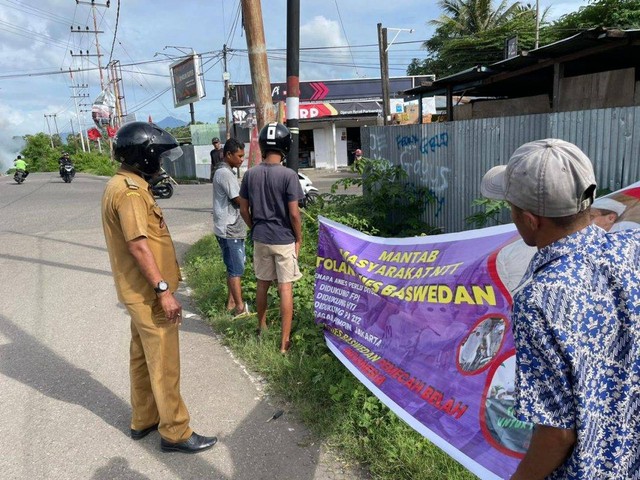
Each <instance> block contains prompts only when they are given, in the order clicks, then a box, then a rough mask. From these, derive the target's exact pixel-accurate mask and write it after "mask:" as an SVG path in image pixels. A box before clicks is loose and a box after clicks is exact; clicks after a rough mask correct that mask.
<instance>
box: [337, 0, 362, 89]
mask: <svg viewBox="0 0 640 480" xmlns="http://www.w3.org/2000/svg"><path fill="white" fill-rule="evenodd" d="M334 2H335V4H336V10H337V11H338V20H340V27H341V28H342V33H344V39H345V40H346V41H347V47H348V48H349V53H350V54H351V60H352V61H353V66H354V68H355V69H356V75H357V76H359V77H360V76H361V75H360V72H358V66H357V65H356V59H355V58H354V56H353V50H351V45H349V37H348V36H347V31H346V30H345V28H344V23H342V15H341V14H340V7H338V0H334Z"/></svg>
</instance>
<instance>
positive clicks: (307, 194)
mask: <svg viewBox="0 0 640 480" xmlns="http://www.w3.org/2000/svg"><path fill="white" fill-rule="evenodd" d="M298 180H299V181H300V186H301V187H302V193H304V198H303V199H302V200H300V202H299V205H300V207H301V208H304V207H307V206H309V205H313V204H314V203H316V202H317V201H318V198H320V191H319V190H318V189H317V188H316V187H314V186H313V183H312V182H311V179H310V178H309V177H307V176H306V175H305V174H304V173H300V172H298Z"/></svg>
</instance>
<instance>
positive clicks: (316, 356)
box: [184, 212, 476, 480]
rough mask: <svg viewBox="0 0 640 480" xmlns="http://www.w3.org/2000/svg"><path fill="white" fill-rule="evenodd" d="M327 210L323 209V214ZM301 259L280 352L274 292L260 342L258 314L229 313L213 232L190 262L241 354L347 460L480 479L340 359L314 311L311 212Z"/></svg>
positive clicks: (430, 475)
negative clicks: (286, 346)
mask: <svg viewBox="0 0 640 480" xmlns="http://www.w3.org/2000/svg"><path fill="white" fill-rule="evenodd" d="M323 213H324V212H323ZM304 235H305V236H304V244H303V250H302V251H301V254H300V258H299V263H300V268H301V270H302V272H303V274H304V277H303V278H302V279H301V280H300V281H298V282H296V283H295V286H294V305H295V314H294V320H293V333H292V340H293V347H292V350H291V351H290V353H289V355H287V356H286V357H283V356H281V355H280V353H279V337H280V328H279V313H278V299H277V294H276V292H275V288H272V289H270V295H271V297H270V298H269V309H270V310H269V313H268V325H269V330H268V331H267V332H266V333H265V334H264V335H263V336H262V337H261V338H260V339H258V338H257V337H256V335H255V330H256V327H257V320H256V317H255V315H252V316H249V317H246V318H242V319H237V320H233V319H232V317H231V316H230V315H228V314H227V313H226V312H225V301H226V295H227V294H226V280H225V279H226V273H225V269H224V265H223V263H222V256H221V253H220V249H219V247H218V244H217V242H216V240H215V237H214V236H213V235H209V236H206V237H204V238H202V239H201V240H200V241H199V242H197V243H196V244H195V245H194V246H193V247H192V248H191V249H190V251H189V252H188V254H187V256H186V260H185V267H184V269H185V272H186V273H187V278H188V283H189V286H190V287H191V288H192V290H193V296H194V299H195V301H196V303H197V305H198V307H199V308H200V310H201V311H202V312H203V313H204V315H205V316H207V317H208V319H209V322H210V323H211V325H212V326H213V328H214V329H215V330H216V331H217V332H218V333H220V334H222V336H223V341H224V343H225V344H226V345H228V346H229V347H230V348H231V349H232V351H233V352H234V354H235V355H237V356H238V357H239V358H240V359H242V361H243V362H244V363H245V364H246V365H247V366H248V367H249V368H250V369H252V370H253V371H255V372H257V373H259V374H260V375H261V376H263V377H264V378H265V379H267V381H268V388H269V390H270V392H271V393H273V394H275V395H278V396H280V397H282V398H284V399H286V400H288V401H289V402H291V404H292V405H293V406H294V408H295V410H296V414H297V416H298V417H299V418H300V419H301V420H302V421H303V422H305V424H306V425H307V426H308V427H309V428H310V429H311V430H312V431H314V432H315V433H316V434H317V435H318V436H319V437H320V438H321V440H322V441H324V442H325V443H326V444H327V445H329V446H330V447H331V448H332V450H334V451H335V452H338V453H339V454H340V455H341V457H342V458H343V459H344V460H345V461H347V462H357V463H358V464H360V465H362V466H364V467H365V468H366V469H368V471H369V472H370V474H371V477H373V478H376V479H381V480H387V479H389V480H390V479H394V480H434V479H447V480H469V479H474V478H476V477H475V476H474V475H472V474H470V473H469V472H468V471H466V470H465V469H464V468H463V467H462V466H460V465H459V464H458V463H457V462H455V461H454V460H452V459H451V458H450V457H449V456H447V455H446V454H444V453H443V452H442V451H441V450H440V449H438V448H437V447H435V446H434V445H433V444H432V443H431V442H429V441H428V440H426V439H425V438H423V437H422V436H421V435H420V434H418V433H417V432H415V431H414V430H413V429H411V428H410V427H409V426H408V425H407V424H405V423H404V422H403V421H402V420H400V419H399V418H398V417H397V416H396V415H395V414H394V413H393V412H391V411H390V410H389V409H388V408H387V407H386V406H385V405H383V404H382V403H381V402H380V401H379V400H378V399H377V398H376V397H375V396H373V395H372V394H371V393H370V392H369V391H368V390H367V389H366V388H365V387H364V386H363V385H362V384H360V383H359V382H358V381H357V379H356V378H355V377H354V376H353V375H352V374H351V373H350V372H349V371H348V370H347V369H346V368H345V367H344V366H343V365H342V364H341V363H340V361H339V360H337V359H336V358H335V357H334V356H333V355H332V354H331V353H330V351H329V349H328V348H327V346H326V345H325V342H324V337H323V334H322V329H321V328H319V327H318V326H316V325H315V323H314V316H313V286H314V273H315V258H316V252H317V220H316V219H315V218H314V217H312V216H310V215H308V214H306V213H305V218H304ZM251 258H252V245H251V242H249V241H248V242H247V268H246V270H245V276H244V277H243V281H242V284H243V295H244V296H245V299H246V300H247V301H248V302H249V304H250V305H255V292H256V280H255V277H254V275H253V266H252V264H251Z"/></svg>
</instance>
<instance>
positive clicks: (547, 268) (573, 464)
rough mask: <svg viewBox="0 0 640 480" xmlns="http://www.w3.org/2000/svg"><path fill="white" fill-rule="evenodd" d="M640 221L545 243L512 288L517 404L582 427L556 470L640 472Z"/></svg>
mask: <svg viewBox="0 0 640 480" xmlns="http://www.w3.org/2000/svg"><path fill="white" fill-rule="evenodd" d="M639 244H640V230H627V231H624V232H617V233H612V234H608V233H605V231H604V230H602V229H601V228H599V227H596V226H589V227H587V228H585V229H583V230H581V231H579V232H576V233H574V234H572V235H569V236H567V237H565V238H562V239H560V240H558V241H556V242H554V243H552V244H551V245H548V246H546V247H544V248H542V249H540V250H539V251H538V252H537V253H536V254H535V256H534V257H533V259H532V260H531V264H530V265H529V268H528V270H527V272H526V273H525V276H524V278H523V281H522V283H521V284H520V286H519V287H518V289H517V290H516V293H515V295H514V306H513V323H514V337H515V344H516V360H517V362H516V364H517V368H516V389H517V397H516V411H517V413H518V414H519V416H520V419H521V420H524V421H527V422H531V423H534V424H540V425H546V426H550V427H557V428H566V429H574V430H575V431H576V434H577V442H576V444H575V447H574V449H573V452H572V453H571V455H570V456H569V458H568V459H567V460H566V462H565V463H564V464H563V465H562V466H561V467H559V468H558V469H557V470H556V471H555V472H554V473H553V474H552V475H550V476H549V477H548V478H550V479H590V480H596V479H598V480H599V479H620V480H628V479H638V478H640V423H639V422H640V318H639V317H640V289H639V281H638V263H639V261H640V248H639Z"/></svg>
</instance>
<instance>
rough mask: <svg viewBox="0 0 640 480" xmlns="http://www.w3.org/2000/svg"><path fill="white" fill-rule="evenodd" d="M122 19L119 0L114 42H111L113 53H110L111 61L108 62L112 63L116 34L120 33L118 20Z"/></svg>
mask: <svg viewBox="0 0 640 480" xmlns="http://www.w3.org/2000/svg"><path fill="white" fill-rule="evenodd" d="M119 20H120V0H118V9H117V11H116V27H115V29H114V31H113V42H111V53H110V54H109V61H108V62H107V63H111V59H112V58H113V47H115V45H116V36H117V35H118V21H119Z"/></svg>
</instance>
